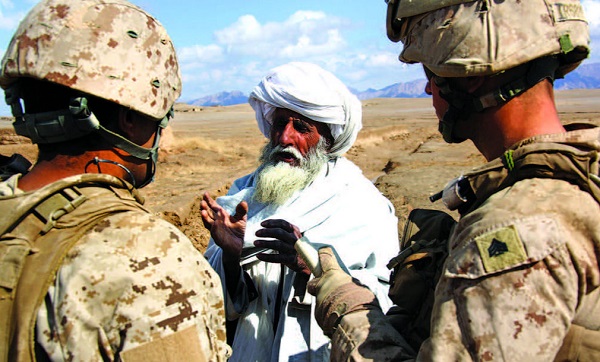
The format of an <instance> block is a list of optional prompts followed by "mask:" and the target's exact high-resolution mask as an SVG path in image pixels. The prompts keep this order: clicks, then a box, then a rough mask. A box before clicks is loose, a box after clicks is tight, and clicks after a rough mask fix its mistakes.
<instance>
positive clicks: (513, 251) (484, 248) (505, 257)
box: [475, 225, 527, 273]
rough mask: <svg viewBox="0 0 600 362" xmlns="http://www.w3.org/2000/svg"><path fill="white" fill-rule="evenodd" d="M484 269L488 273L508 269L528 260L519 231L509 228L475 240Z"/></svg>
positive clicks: (512, 227)
mask: <svg viewBox="0 0 600 362" xmlns="http://www.w3.org/2000/svg"><path fill="white" fill-rule="evenodd" d="M475 243H476V244H477V248H478V249H479V254H480V255H481V260H482V261H483V267H484V268H485V271H486V272H488V273H492V272H495V271H498V270H503V269H506V268H507V267H510V266H512V265H516V264H519V263H522V262H524V261H525V260H527V253H526V252H525V247H524V246H523V242H522V241H521V238H519V233H518V232H517V229H516V228H515V227H514V226H513V225H510V226H507V227H504V228H502V229H499V230H494V231H492V232H489V233H486V234H483V235H480V236H479V237H477V238H475Z"/></svg>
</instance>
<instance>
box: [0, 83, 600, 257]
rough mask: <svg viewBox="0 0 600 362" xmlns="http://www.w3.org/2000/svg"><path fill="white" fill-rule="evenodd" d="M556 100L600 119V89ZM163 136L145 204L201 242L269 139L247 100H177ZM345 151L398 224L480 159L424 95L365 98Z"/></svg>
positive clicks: (565, 112)
mask: <svg viewBox="0 0 600 362" xmlns="http://www.w3.org/2000/svg"><path fill="white" fill-rule="evenodd" d="M557 105H558V109H559V113H560V116H561V119H562V120H563V122H564V123H572V122H592V123H595V124H598V125H600V89H595V90H575V91H561V92H558V93H557ZM9 121H10V120H9V119H6V118H5V119H0V154H2V155H7V156H10V155H11V154H12V153H15V152H18V153H21V154H23V155H24V156H26V157H27V158H29V159H30V160H32V161H33V160H35V157H36V147H35V146H34V145H32V144H30V143H29V142H28V140H26V139H23V138H22V137H18V136H15V135H14V133H13V132H12V129H11V128H10V122H9ZM163 141H164V142H163V144H162V148H163V150H162V151H161V154H160V159H159V165H158V172H157V174H156V181H155V182H154V183H153V184H151V185H149V186H148V187H146V188H144V189H143V190H142V192H143V194H144V195H145V196H146V205H147V206H148V207H149V208H150V209H151V210H153V211H154V212H156V213H157V214H159V215H161V216H162V217H164V218H165V219H166V220H168V221H170V222H172V223H173V224H175V225H176V226H178V227H179V228H180V229H181V230H183V231H184V233H186V234H187V235H188V236H189V237H190V239H192V240H193V241H194V242H195V244H196V245H197V247H198V248H199V249H200V250H204V248H205V247H206V243H207V241H208V233H207V231H206V229H205V228H204V227H203V225H202V221H201V218H200V215H199V202H200V199H201V197H202V194H203V193H204V192H209V193H210V194H211V195H213V196H218V195H221V194H223V193H225V192H226V191H227V190H228V188H229V185H230V184H231V182H232V181H233V180H234V179H235V178H237V177H240V176H242V175H244V174H247V173H248V172H251V171H252V170H253V169H254V168H255V167H256V166H257V158H258V153H259V150H260V149H261V148H262V146H263V145H264V143H265V142H266V139H265V138H264V137H263V136H262V134H261V133H260V132H259V130H258V128H257V126H256V123H255V121H254V112H253V111H252V109H251V108H250V106H249V105H247V104H246V105H237V106H229V107H191V106H187V105H183V104H178V105H177V109H176V117H175V119H174V120H173V121H172V123H171V126H170V127H169V128H168V129H167V132H166V134H165V136H164V137H163ZM346 156H347V157H348V158H349V159H350V160H352V161H353V162H355V163H356V164H357V165H358V166H360V167H361V168H362V170H363V172H364V174H365V175H366V176H367V177H368V178H369V179H371V180H373V181H374V182H375V184H376V186H377V187H378V188H379V190H381V192H382V193H383V194H384V195H386V196H387V197H388V198H389V199H390V200H391V201H392V203H393V204H394V206H395V207H396V214H397V216H398V219H399V221H400V222H399V230H401V228H402V226H403V223H404V221H405V219H406V216H407V215H408V212H410V210H412V209H413V208H416V207H430V208H438V209H443V205H442V204H441V202H437V203H433V204H432V203H431V202H430V201H429V199H428V197H429V195H431V194H433V193H435V192H437V191H439V190H441V189H442V188H443V187H444V185H445V184H446V182H448V181H449V180H451V179H452V178H454V177H456V176H459V175H460V174H461V173H463V172H465V171H468V170H470V169H472V168H473V167H476V166H478V165H481V164H483V163H484V162H485V160H484V159H483V157H482V156H481V155H479V153H478V152H477V150H476V149H475V147H474V146H473V145H472V144H471V143H470V142H464V143H462V144H458V145H457V144H452V145H449V144H446V143H444V142H443V140H442V138H441V136H440V135H439V134H438V132H437V118H436V117H435V114H434V111H433V108H432V106H431V100H430V99H429V98H423V99H396V98H394V99H372V100H367V101H363V129H362V131H361V132H360V134H359V136H358V139H357V141H356V143H355V144H354V146H353V147H352V148H351V149H350V151H349V152H348V153H347V155H346ZM356 196H357V206H358V208H357V210H359V209H360V195H356Z"/></svg>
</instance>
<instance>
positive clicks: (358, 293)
mask: <svg viewBox="0 0 600 362" xmlns="http://www.w3.org/2000/svg"><path fill="white" fill-rule="evenodd" d="M319 262H320V263H321V269H322V270H323V274H321V276H320V277H317V278H315V279H313V280H311V281H309V282H308V292H309V293H310V294H312V295H314V296H316V297H317V304H316V308H315V319H316V320H317V322H318V323H319V326H321V328H322V329H323V332H324V333H325V335H327V336H329V337H331V336H332V335H333V332H335V328H336V327H337V326H338V324H339V323H340V320H341V319H342V317H343V316H344V315H346V314H349V313H352V312H356V311H359V310H366V309H374V308H380V307H379V303H378V302H377V298H375V295H374V294H373V293H372V292H371V291H370V290H369V289H368V288H367V287H365V286H363V285H362V284H360V282H359V281H358V280H357V279H354V278H352V277H351V276H350V275H348V274H347V273H346V272H345V271H343V270H342V268H340V265H339V264H338V262H337V259H336V257H335V254H334V253H333V250H332V249H331V248H330V247H324V248H321V249H319Z"/></svg>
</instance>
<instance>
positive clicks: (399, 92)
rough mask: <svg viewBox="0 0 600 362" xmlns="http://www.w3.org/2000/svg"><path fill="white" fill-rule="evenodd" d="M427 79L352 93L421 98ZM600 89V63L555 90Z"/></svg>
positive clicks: (220, 99) (232, 100) (216, 102)
mask: <svg viewBox="0 0 600 362" xmlns="http://www.w3.org/2000/svg"><path fill="white" fill-rule="evenodd" d="M425 84H426V81H425V79H418V80H414V81H411V82H406V83H395V84H392V85H389V86H387V87H385V88H382V89H367V90H365V91H358V90H356V89H350V91H351V92H352V93H354V94H356V96H357V97H358V99H360V100H366V99H371V98H420V97H426V96H427V95H426V94H425ZM592 88H600V63H592V64H586V63H584V64H582V65H581V66H580V67H579V68H577V69H576V70H575V71H573V72H571V73H569V74H567V77H566V78H565V79H557V80H556V81H555V89H557V90H567V89H592ZM246 102H248V95H246V94H244V93H242V92H240V91H232V92H220V93H216V94H213V95H209V96H206V97H202V98H198V99H195V100H192V101H189V102H186V103H187V104H190V105H193V106H207V107H208V106H231V105H234V104H242V103H246Z"/></svg>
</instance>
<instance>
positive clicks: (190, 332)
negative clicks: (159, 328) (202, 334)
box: [121, 325, 210, 362]
mask: <svg viewBox="0 0 600 362" xmlns="http://www.w3.org/2000/svg"><path fill="white" fill-rule="evenodd" d="M202 348H210V346H202V345H201V343H200V339H199V338H198V327H197V326H196V325H194V326H192V327H189V328H187V329H184V330H182V331H178V332H175V333H173V334H169V335H167V336H165V337H162V338H157V339H154V340H153V341H151V342H149V343H146V344H143V345H141V346H139V347H136V348H133V349H129V350H127V351H124V352H123V353H121V360H122V361H123V362H155V361H156V362H159V361H160V362H171V361H173V362H175V361H177V362H179V361H198V362H204V361H207V358H206V355H205V354H204V352H203V351H202Z"/></svg>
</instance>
